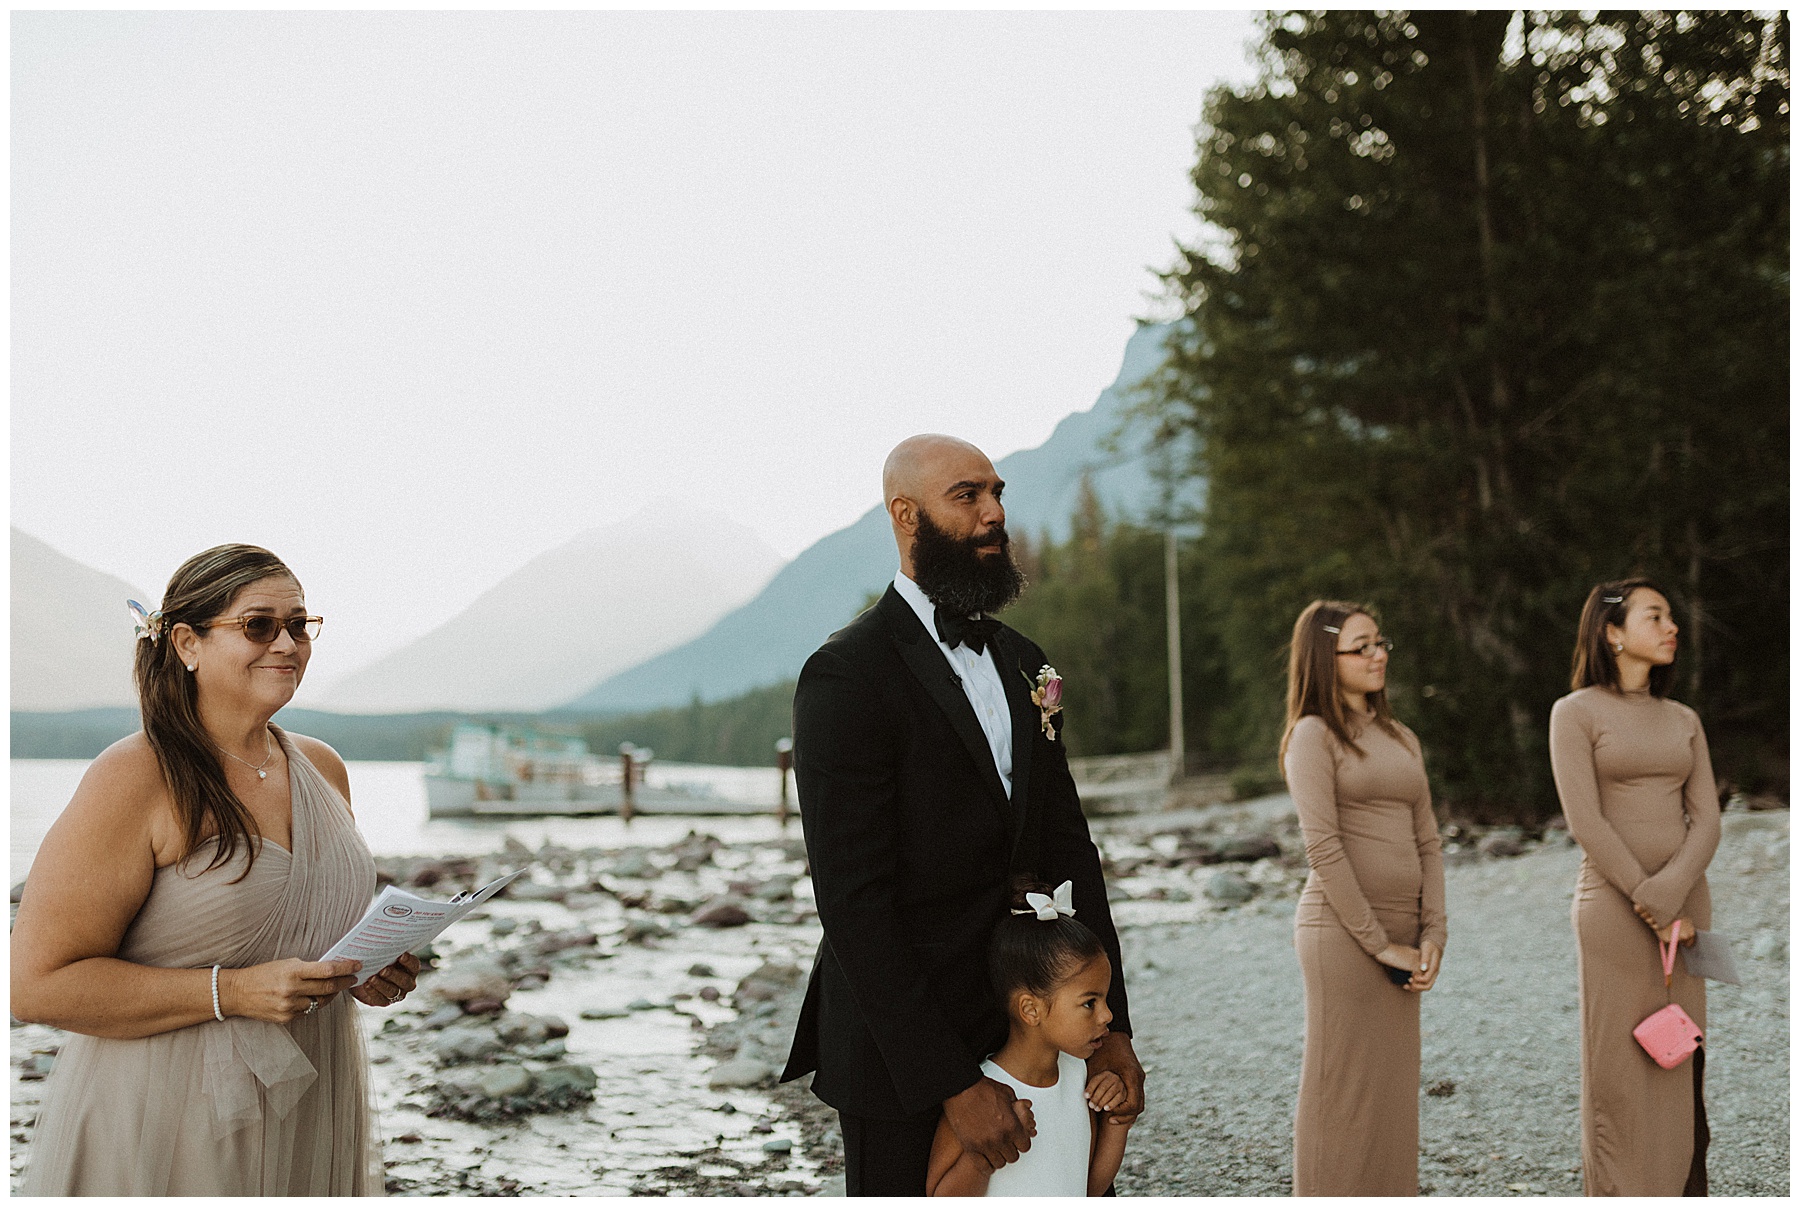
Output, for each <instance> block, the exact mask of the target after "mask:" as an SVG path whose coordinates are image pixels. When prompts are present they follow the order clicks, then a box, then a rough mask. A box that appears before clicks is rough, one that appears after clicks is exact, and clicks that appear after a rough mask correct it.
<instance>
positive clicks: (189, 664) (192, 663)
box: [187, 662, 200, 671]
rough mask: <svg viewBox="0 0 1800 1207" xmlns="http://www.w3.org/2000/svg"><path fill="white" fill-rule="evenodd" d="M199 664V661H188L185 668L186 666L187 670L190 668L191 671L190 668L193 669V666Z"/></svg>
mask: <svg viewBox="0 0 1800 1207" xmlns="http://www.w3.org/2000/svg"><path fill="white" fill-rule="evenodd" d="M199 665H200V664H199V663H198V662H190V663H188V664H187V668H188V669H189V670H190V671H191V670H193V669H194V668H195V667H196V666H199Z"/></svg>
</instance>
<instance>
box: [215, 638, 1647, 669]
mask: <svg viewBox="0 0 1800 1207" xmlns="http://www.w3.org/2000/svg"><path fill="white" fill-rule="evenodd" d="M1624 652H1625V643H1624V642H1623V641H1615V642H1613V653H1615V654H1623V653H1624ZM188 669H189V670H190V671H191V670H193V669H194V668H193V667H191V666H190V667H188Z"/></svg>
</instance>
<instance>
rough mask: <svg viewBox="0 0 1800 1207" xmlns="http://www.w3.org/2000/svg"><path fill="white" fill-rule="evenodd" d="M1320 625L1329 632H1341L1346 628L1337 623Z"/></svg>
mask: <svg viewBox="0 0 1800 1207" xmlns="http://www.w3.org/2000/svg"><path fill="white" fill-rule="evenodd" d="M1319 627H1320V628H1322V629H1324V630H1325V631H1326V632H1327V633H1341V632H1343V631H1344V630H1342V629H1340V628H1338V627H1337V626H1336V625H1335V624H1326V625H1320V626H1319Z"/></svg>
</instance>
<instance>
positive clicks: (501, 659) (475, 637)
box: [305, 505, 781, 713]
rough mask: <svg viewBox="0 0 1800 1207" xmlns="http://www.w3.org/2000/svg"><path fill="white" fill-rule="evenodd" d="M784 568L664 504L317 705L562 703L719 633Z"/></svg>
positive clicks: (749, 541) (742, 539)
mask: <svg viewBox="0 0 1800 1207" xmlns="http://www.w3.org/2000/svg"><path fill="white" fill-rule="evenodd" d="M677 534H678V536H679V539H672V537H674V536H676V535H677ZM780 565H781V557H780V555H779V554H777V553H776V552H775V551H774V550H773V549H771V548H769V546H768V545H766V544H765V543H764V542H763V540H762V538H760V537H758V536H757V535H756V534H755V533H754V532H752V531H751V530H750V529H748V528H746V527H744V526H743V525H741V524H737V523H735V522H733V521H732V520H730V519H727V518H726V517H724V516H722V515H718V514H716V513H713V512H705V511H697V510H694V509H692V508H683V507H680V506H675V505H670V506H657V507H652V508H649V509H647V510H645V511H644V512H641V513H639V514H638V515H636V516H634V517H632V518H631V519H629V520H625V521H622V522H620V523H618V524H612V525H608V526H606V527H602V528H595V529H591V530H590V531H588V532H585V533H583V534H581V535H580V536H578V537H576V538H575V539H574V540H572V541H570V542H568V543H567V544H565V545H562V546H559V547H558V548H555V549H552V550H550V551H549V552H547V553H543V554H540V555H539V556H538V557H536V558H534V559H532V560H531V561H530V562H528V563H527V564H526V565H525V566H524V567H522V568H521V569H519V570H518V571H517V572H515V573H513V574H512V575H510V576H508V577H507V578H505V579H504V580H502V581H501V582H500V583H499V584H498V585H497V586H495V587H493V588H492V589H490V590H489V591H488V592H487V593H486V594H484V595H482V596H481V597H480V598H479V599H477V600H476V601H475V602H474V603H473V604H471V605H469V607H468V608H467V609H465V610H464V611H462V612H460V613H458V614H457V615H455V616H453V617H451V618H450V619H449V620H447V621H445V622H444V623H443V624H441V625H439V626H438V627H437V628H435V629H433V630H432V631H431V632H429V633H427V634H425V635H424V636H423V637H421V638H419V639H418V640H417V641H414V642H412V643H411V644H410V645H407V646H404V647H402V648H401V649H398V650H396V651H394V652H393V653H391V654H388V655H386V656H384V657H382V658H380V659H377V660H376V661H375V662H373V663H371V664H370V665H368V666H366V667H364V668H363V669H361V670H359V671H355V672H353V673H352V674H350V675H348V676H346V677H345V678H343V679H340V680H338V681H337V682H335V683H333V684H330V685H329V686H326V687H324V688H322V689H321V690H320V691H319V693H318V694H317V695H316V696H314V695H311V694H310V693H309V694H308V697H307V699H306V701H305V703H306V704H307V706H309V707H314V708H326V709H332V710H336V711H342V712H359V713H397V712H418V711H423V710H428V709H470V710H490V711H499V710H515V711H528V710H537V709H542V708H548V707H550V706H551V705H554V704H556V703H558V702H560V701H563V700H567V699H568V698H569V697H570V696H571V695H573V694H574V693H575V692H578V691H580V690H581V689H582V688H583V687H584V686H586V685H589V684H592V683H593V682H594V681H595V680H596V679H599V678H604V677H605V676H607V675H609V674H612V673H614V672H616V671H619V670H623V669H624V668H626V667H628V666H630V665H632V664H633V663H635V662H638V661H641V660H642V659H643V657H644V653H645V651H646V650H665V649H668V648H669V647H671V646H674V645H679V644H680V643H682V642H684V641H687V640H689V639H690V638H692V637H695V636H697V635H699V634H700V633H703V632H705V631H706V630H707V628H708V627H710V626H711V625H712V624H713V623H714V622H715V621H717V620H718V619H719V618H720V617H721V616H722V615H724V614H725V613H727V612H729V611H731V610H732V609H733V608H735V607H737V606H738V605H739V604H741V603H743V602H744V601H745V600H747V599H750V598H751V597H752V596H754V595H755V594H756V593H757V591H758V590H759V589H760V588H761V587H762V586H763V585H764V584H765V583H767V582H768V581H769V576H770V575H771V574H773V573H775V571H776V570H777V569H778V568H779V567H780Z"/></svg>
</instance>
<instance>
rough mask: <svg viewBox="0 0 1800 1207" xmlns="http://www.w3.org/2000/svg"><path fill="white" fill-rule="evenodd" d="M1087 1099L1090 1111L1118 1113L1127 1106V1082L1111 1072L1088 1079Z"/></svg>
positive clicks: (1097, 1074)
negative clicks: (1117, 1111)
mask: <svg viewBox="0 0 1800 1207" xmlns="http://www.w3.org/2000/svg"><path fill="white" fill-rule="evenodd" d="M1083 1096H1084V1097H1085V1098H1086V1099H1087V1104H1088V1109H1089V1110H1090V1111H1116V1110H1118V1109H1119V1108H1120V1107H1122V1106H1124V1105H1125V1081H1124V1079H1123V1078H1121V1077H1120V1076H1119V1075H1118V1074H1117V1073H1114V1072H1111V1071H1110V1070H1109V1071H1107V1072H1105V1073H1096V1074H1094V1075H1093V1076H1092V1077H1090V1078H1088V1083H1087V1090H1086V1091H1085V1092H1084V1094H1083Z"/></svg>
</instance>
